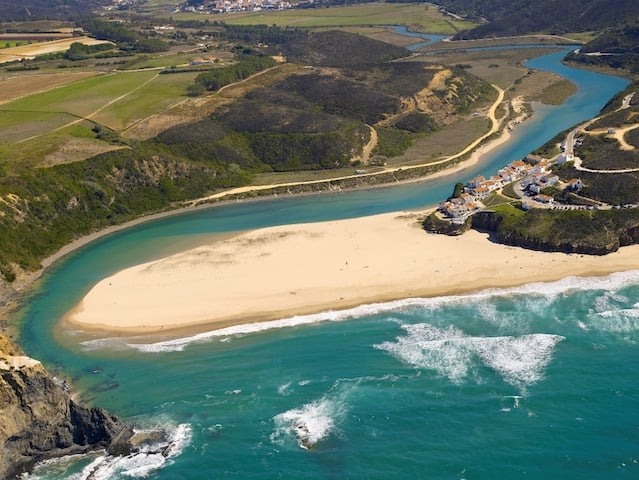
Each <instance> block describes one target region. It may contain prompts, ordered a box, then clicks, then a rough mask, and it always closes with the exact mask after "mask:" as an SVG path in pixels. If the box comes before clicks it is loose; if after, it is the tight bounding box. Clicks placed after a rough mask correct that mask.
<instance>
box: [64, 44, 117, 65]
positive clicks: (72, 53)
mask: <svg viewBox="0 0 639 480" xmlns="http://www.w3.org/2000/svg"><path fill="white" fill-rule="evenodd" d="M112 49H113V45H110V44H108V43H101V44H98V45H85V44H84V43H80V42H75V43H72V44H71V46H70V47H69V50H67V51H66V52H65V53H64V58H66V59H67V60H72V61H77V60H84V59H86V58H89V57H91V56H93V55H95V54H96V53H100V52H105V51H107V50H112Z"/></svg>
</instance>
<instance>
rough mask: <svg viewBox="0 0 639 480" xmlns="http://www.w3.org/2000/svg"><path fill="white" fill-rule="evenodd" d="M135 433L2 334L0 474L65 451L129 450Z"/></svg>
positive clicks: (16, 471) (12, 474) (11, 474)
mask: <svg viewBox="0 0 639 480" xmlns="http://www.w3.org/2000/svg"><path fill="white" fill-rule="evenodd" d="M132 434H133V431H132V430H131V429H130V428H129V427H128V426H126V425H123V424H122V423H121V422H120V421H119V420H118V419H117V418H116V417H114V416H112V415H109V414H108V413H107V412H105V411H104V410H102V409H100V408H90V409H89V408H85V407H82V406H80V405H78V404H77V403H75V402H74V401H73V400H72V399H71V396H70V393H69V392H68V391H67V389H66V387H65V385H64V383H63V382H60V381H56V380H55V379H54V378H53V377H51V376H50V375H49V374H48V373H47V371H46V370H45V369H44V367H43V366H42V364H41V363H40V362H38V361H37V360H34V359H32V358H30V357H27V356H24V355H22V354H21V352H20V351H19V350H18V348H17V347H16V346H15V345H13V344H12V343H11V342H9V341H8V340H7V339H6V338H5V337H3V336H0V478H14V477H15V476H17V475H18V474H19V473H21V472H23V471H26V470H28V469H29V468H30V467H32V466H33V464H34V463H36V462H38V461H41V460H44V459H47V458H52V457H57V456H62V455H70V454H78V453H83V452H87V451H91V450H98V449H107V450H108V451H109V452H110V453H113V454H116V455H117V454H126V453H128V452H129V451H130V448H131V447H130V444H129V440H130V438H131V436H132Z"/></svg>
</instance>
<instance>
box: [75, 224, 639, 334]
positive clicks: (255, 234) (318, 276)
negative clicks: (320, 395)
mask: <svg viewBox="0 0 639 480" xmlns="http://www.w3.org/2000/svg"><path fill="white" fill-rule="evenodd" d="M418 219H419V215H417V214H415V213H390V214H383V215H376V216H371V217H363V218H357V219H350V220H340V221H331V222H323V223H312V224H301V225H287V226H280V227H271V228H265V229H260V230H255V231H250V232H246V233H242V234H239V235H237V236H235V237H233V238H229V239H224V240H220V241H217V242H213V243H211V244H208V245H205V246H201V247H198V248H195V249H192V250H188V251H185V252H182V253H179V254H176V255H172V256H169V257H166V258H163V259H160V260H157V261H154V262H150V263H146V264H142V265H138V266H135V267H132V268H129V269H126V270H123V271H121V272H119V273H116V274H115V275H113V276H111V277H109V278H105V279H104V280H102V281H100V282H99V283H98V284H97V285H96V286H95V287H94V288H93V289H92V290H91V291H90V292H89V293H88V294H87V296H86V297H85V298H84V299H83V301H82V302H81V303H80V304H79V305H78V306H77V307H76V308H75V309H74V310H73V311H72V312H70V313H69V314H68V315H67V317H66V319H65V321H66V322H68V324H70V325H69V326H71V327H72V328H79V329H82V330H103V331H107V332H110V333H114V332H115V333H123V334H126V333H156V332H161V331H164V332H166V331H167V330H170V329H183V328H186V327H189V328H202V329H204V328H206V329H214V328H222V327H226V326H229V325H235V324H242V323H251V322H255V321H261V320H272V319H278V318H286V317H289V316H292V315H295V314H307V313H314V312H321V311H325V310H339V309H344V308H350V307H353V306H356V305H361V304H365V303H373V302H380V301H389V300H395V299H402V298H409V297H432V296H439V295H445V294H451V293H463V292H471V291H477V290H481V289H484V288H489V287H509V286H517V285H522V284H526V283H531V282H538V281H553V280H558V279H561V278H564V277H567V276H571V275H577V276H596V275H605V274H609V273H612V272H616V271H624V270H632V269H638V268H639V245H636V246H630V247H624V248H622V249H621V250H620V251H618V252H616V253H613V254H610V255H606V256H603V257H593V256H587V255H577V254H572V255H567V254H562V253H545V252H535V251H530V250H524V249H521V248H516V247H507V246H504V245H499V244H495V243H492V242H491V241H489V240H488V238H487V235H486V234H481V233H478V232H475V231H470V232H468V233H466V234H465V235H463V236H461V237H447V236H443V235H435V234H429V233H426V232H424V231H423V230H422V229H421V226H420V224H419V222H418Z"/></svg>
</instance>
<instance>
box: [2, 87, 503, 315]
mask: <svg viewBox="0 0 639 480" xmlns="http://www.w3.org/2000/svg"><path fill="white" fill-rule="evenodd" d="M501 95H503V92H502V93H501V94H500V95H499V96H498V100H499V101H496V102H495V103H494V104H493V105H492V106H491V110H492V111H493V112H494V110H495V109H496V108H497V106H498V105H499V104H500V103H501V98H502V97H501ZM502 120H503V119H500V120H496V121H493V127H492V129H494V128H495V122H497V124H498V126H499V128H497V130H496V131H494V132H493V131H491V132H488V133H486V134H484V135H482V136H480V137H479V138H478V140H476V142H477V143H478V145H475V146H474V147H473V148H471V149H470V151H469V152H468V151H466V150H468V146H467V147H465V148H464V149H462V150H461V151H460V152H459V153H457V154H454V155H451V156H449V157H448V158H447V159H446V161H452V158H456V157H460V156H463V155H464V154H469V156H468V158H466V159H464V160H462V161H460V162H458V163H453V164H451V165H450V167H448V168H444V169H442V170H438V171H435V172H432V173H429V174H426V175H424V176H419V177H415V178H408V179H403V180H398V181H393V182H387V183H380V184H369V185H362V186H346V187H340V188H339V190H332V189H331V188H330V185H331V181H332V180H331V179H327V180H321V181H317V182H316V183H318V184H324V185H325V187H324V188H323V189H321V190H318V191H303V192H295V193H290V194H287V195H286V196H284V195H283V194H281V193H278V192H277V191H274V192H272V193H266V194H265V195H258V196H251V197H239V198H223V197H233V195H234V190H236V189H233V188H232V189H229V190H225V191H223V192H219V193H217V194H213V195H210V196H207V197H201V198H197V199H193V200H189V201H184V202H183V203H182V206H178V207H176V208H172V209H169V210H165V211H162V212H156V213H152V214H149V215H143V216H141V217H139V218H136V219H133V220H130V221H127V222H125V223H122V224H119V225H112V226H109V227H106V228H103V229H100V230H98V231H96V232H92V233H89V234H87V235H83V236H82V237H79V238H77V239H75V240H73V241H72V242H70V243H68V244H67V245H65V246H63V247H62V248H60V249H59V250H58V251H56V252H55V253H53V254H51V255H49V256H48V257H46V258H44V259H43V260H42V261H41V262H40V263H41V265H42V268H40V269H39V270H37V271H35V272H29V273H23V274H22V275H21V276H20V277H19V278H18V279H17V280H16V281H15V283H14V284H13V285H8V289H7V291H2V290H0V315H6V314H8V313H10V312H12V311H14V310H15V309H16V308H18V306H19V303H20V300H21V298H22V297H23V295H25V294H26V293H28V292H29V291H30V289H31V287H32V286H33V284H34V283H35V282H36V281H37V280H38V279H40V278H41V277H42V275H43V274H44V273H45V272H46V271H47V270H48V269H49V268H51V267H52V266H53V265H54V264H56V263H57V262H58V261H60V260H62V259H63V258H64V257H66V256H67V255H70V254H72V253H74V252H75V251H77V250H79V249H81V248H83V247H85V246H86V245H88V244H90V243H92V242H94V241H96V240H99V239H102V238H104V237H106V236H108V235H111V234H113V233H117V232H119V231H122V230H125V229H128V228H131V227H135V226H137V225H141V224H144V223H147V222H153V221H156V220H161V219H164V218H169V217H172V216H174V215H182V214H185V213H190V212H196V211H199V210H206V209H212V208H216V207H221V206H225V205H231V204H237V203H250V202H262V201H269V200H275V199H281V198H298V197H305V196H313V195H327V194H340V193H347V192H352V191H365V190H377V189H382V188H391V187H394V186H398V185H404V184H410V183H419V182H429V181H432V180H435V179H438V178H441V177H444V176H447V175H451V174H454V173H458V172H460V171H463V170H464V169H467V168H470V167H472V166H474V165H476V164H478V163H480V161H481V160H482V158H483V157H484V156H485V155H488V154H489V153H490V152H491V151H492V150H494V149H495V148H498V147H499V146H501V145H502V144H504V143H506V142H507V141H508V140H509V138H510V134H511V133H510V131H508V129H507V128H505V127H502V126H501V123H502ZM500 131H501V133H499V132H500ZM496 133H499V135H498V136H497V137H496V138H493V139H490V140H488V141H486V142H485V143H482V142H483V141H485V140H486V139H487V138H488V137H489V136H491V135H494V134H496ZM471 145H472V143H471ZM435 164H436V162H435ZM417 167H419V165H418V166H414V165H413V166H410V165H409V166H405V167H397V168H398V169H399V170H402V169H405V170H409V169H415V168H417ZM379 173H387V172H377V174H379ZM370 175H374V174H369V176H370ZM361 177H362V176H359V175H357V176H355V178H361ZM344 178H348V177H344ZM364 178H365V177H364ZM304 183H307V182H297V183H296V184H297V185H303V184H304ZM283 185H287V184H279V185H278V184H274V185H268V186H267V187H268V188H264V186H263V185H256V186H250V187H239V188H242V189H243V188H248V189H249V193H250V192H253V191H258V190H268V189H273V190H275V189H277V188H281V187H282V186H283ZM211 200H213V201H211ZM0 286H1V285H0Z"/></svg>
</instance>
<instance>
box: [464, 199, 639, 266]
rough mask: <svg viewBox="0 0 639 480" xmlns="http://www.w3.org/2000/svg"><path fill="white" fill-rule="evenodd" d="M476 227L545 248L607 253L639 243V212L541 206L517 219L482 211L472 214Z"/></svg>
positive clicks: (513, 242) (510, 241)
mask: <svg viewBox="0 0 639 480" xmlns="http://www.w3.org/2000/svg"><path fill="white" fill-rule="evenodd" d="M472 228H474V229H477V230H480V231H488V232H491V234H492V237H493V240H495V241H496V242H499V243H503V244H505V245H512V246H516V247H522V248H528V249H531V250H541V251H545V252H564V253H581V254H586V255H607V254H609V253H612V252H616V251H617V250H618V249H619V247H623V246H626V245H634V244H637V243H639V212H637V211H635V209H628V210H627V211H624V210H611V211H601V212H593V213H589V212H566V211H559V212H557V211H548V210H538V211H532V212H529V213H528V214H527V215H526V216H523V217H520V218H519V219H516V220H513V218H512V217H511V218H509V217H508V216H507V215H504V214H503V213H495V212H480V213H477V214H475V215H473V216H472Z"/></svg>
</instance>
